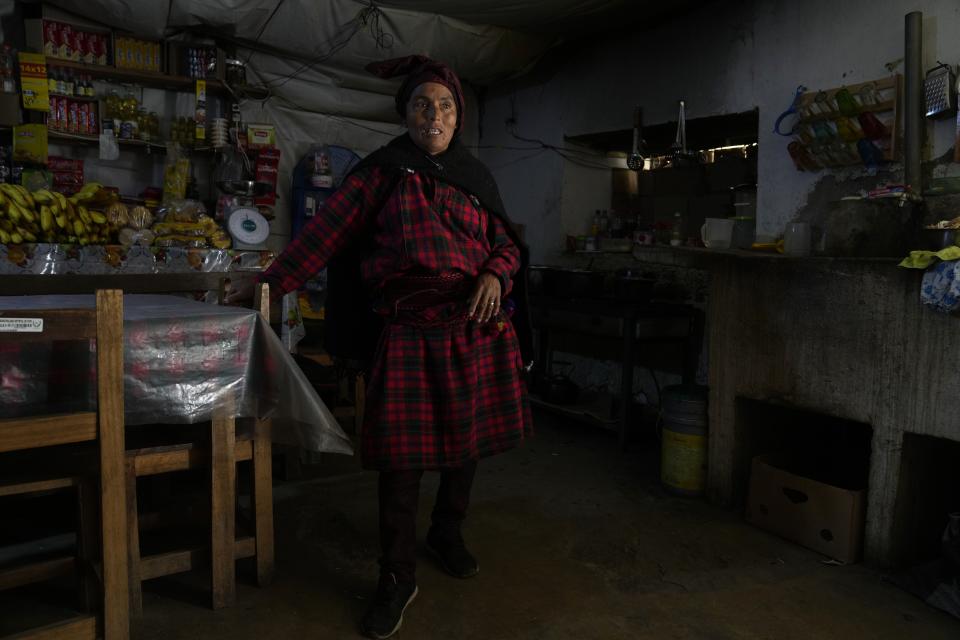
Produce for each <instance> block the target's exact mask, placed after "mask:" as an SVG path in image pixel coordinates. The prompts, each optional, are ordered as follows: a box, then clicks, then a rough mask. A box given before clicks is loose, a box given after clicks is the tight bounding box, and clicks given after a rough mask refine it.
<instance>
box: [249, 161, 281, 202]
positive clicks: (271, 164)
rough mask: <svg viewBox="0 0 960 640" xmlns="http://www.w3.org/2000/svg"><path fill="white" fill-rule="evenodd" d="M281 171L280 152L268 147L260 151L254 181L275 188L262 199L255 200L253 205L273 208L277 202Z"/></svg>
mask: <svg viewBox="0 0 960 640" xmlns="http://www.w3.org/2000/svg"><path fill="white" fill-rule="evenodd" d="M279 169H280V150H279V149H277V148H275V147H266V148H263V149H260V152H259V153H258V154H257V163H256V165H255V166H254V180H256V181H257V182H265V183H267V184H269V185H270V186H272V187H273V189H271V191H270V193H269V194H267V195H265V196H262V197H260V198H255V199H254V201H253V203H254V204H256V205H258V206H259V205H268V206H272V205H274V204H276V202H277V193H276V191H277V173H278V171H279Z"/></svg>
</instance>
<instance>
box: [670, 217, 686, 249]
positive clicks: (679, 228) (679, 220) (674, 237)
mask: <svg viewBox="0 0 960 640" xmlns="http://www.w3.org/2000/svg"><path fill="white" fill-rule="evenodd" d="M682 244H683V216H681V215H680V212H679V211H677V212H676V213H674V214H673V230H672V231H671V232H670V246H671V247H679V246H681V245H682Z"/></svg>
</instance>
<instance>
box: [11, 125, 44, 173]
mask: <svg viewBox="0 0 960 640" xmlns="http://www.w3.org/2000/svg"><path fill="white" fill-rule="evenodd" d="M13 159H14V160H15V161H16V162H32V163H34V164H47V125H45V124H21V125H20V126H17V127H14V128H13Z"/></svg>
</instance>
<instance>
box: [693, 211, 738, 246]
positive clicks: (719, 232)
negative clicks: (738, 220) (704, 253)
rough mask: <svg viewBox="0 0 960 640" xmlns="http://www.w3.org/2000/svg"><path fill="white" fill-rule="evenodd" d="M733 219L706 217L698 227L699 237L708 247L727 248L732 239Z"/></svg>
mask: <svg viewBox="0 0 960 640" xmlns="http://www.w3.org/2000/svg"><path fill="white" fill-rule="evenodd" d="M733 223H734V221H733V220H728V219H727V218H707V219H706V221H705V222H704V223H703V226H701V227H700V239H701V240H703V245H704V246H705V247H707V248H709V249H729V248H730V243H731V241H732V239H733Z"/></svg>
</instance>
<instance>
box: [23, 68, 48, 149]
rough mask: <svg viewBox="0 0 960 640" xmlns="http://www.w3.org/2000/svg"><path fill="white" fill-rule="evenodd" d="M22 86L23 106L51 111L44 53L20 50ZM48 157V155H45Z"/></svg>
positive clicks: (34, 109)
mask: <svg viewBox="0 0 960 640" xmlns="http://www.w3.org/2000/svg"><path fill="white" fill-rule="evenodd" d="M19 57H20V88H21V93H22V94H23V108H24V109H30V110H32V111H43V112H44V113H47V112H48V111H50V93H49V92H48V87H47V58H46V56H44V55H43V54H42V53H24V52H20V54H19ZM44 157H46V156H44Z"/></svg>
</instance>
